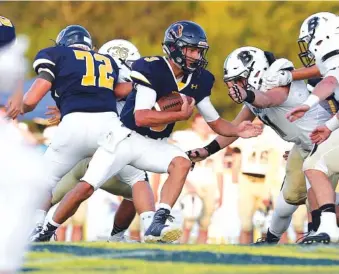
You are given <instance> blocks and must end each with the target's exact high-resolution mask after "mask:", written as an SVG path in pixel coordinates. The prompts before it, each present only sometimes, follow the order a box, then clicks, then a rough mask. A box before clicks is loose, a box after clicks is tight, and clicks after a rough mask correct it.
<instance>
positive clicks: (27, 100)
mask: <svg viewBox="0 0 339 274" xmlns="http://www.w3.org/2000/svg"><path fill="white" fill-rule="evenodd" d="M51 88H52V83H51V82H50V81H47V80H45V79H42V78H38V79H36V80H35V81H34V83H33V84H32V86H31V87H30V89H29V90H28V92H27V93H26V94H25V96H24V101H23V106H22V113H26V112H30V111H32V110H34V109H35V107H36V106H37V104H38V103H39V102H40V101H41V99H42V98H43V97H44V96H45V95H46V93H47V92H48V91H49V90H50V89H51Z"/></svg>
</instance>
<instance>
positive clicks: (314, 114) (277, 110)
mask: <svg viewBox="0 0 339 274" xmlns="http://www.w3.org/2000/svg"><path fill="white" fill-rule="evenodd" d="M292 69H293V64H292V63H291V62H290V61H288V60H286V59H278V60H275V59H274V57H273V56H272V54H270V53H268V52H264V51H262V50H260V49H258V48H254V47H242V48H239V49H236V50H235V51H233V52H232V53H231V54H230V55H229V56H228V57H227V58H226V60H225V64H224V71H225V73H224V81H225V82H226V84H227V86H228V87H229V90H230V93H229V94H230V96H231V98H232V99H233V100H234V101H235V102H237V103H242V102H244V103H245V106H244V107H243V109H242V110H241V111H240V113H239V114H238V116H237V117H236V118H235V120H234V121H233V123H234V124H238V123H239V122H241V121H243V120H247V119H252V120H253V119H254V117H255V116H257V117H259V118H260V119H261V120H262V121H263V122H264V123H265V124H266V125H268V126H270V127H271V128H272V129H274V130H275V131H276V133H277V134H278V135H279V136H280V137H281V138H282V139H284V140H285V141H288V142H293V143H295V145H294V147H293V149H292V150H291V152H290V154H289V157H288V162H287V166H286V177H285V180H284V184H283V188H282V191H281V193H280V195H279V197H278V200H277V203H276V209H275V211H274V214H273V219H272V225H271V227H270V229H269V230H268V233H267V238H266V239H264V242H265V243H268V242H270V243H277V242H278V241H279V239H280V237H281V235H282V234H283V232H285V231H286V229H287V228H288V226H289V224H290V221H291V217H292V214H293V213H294V211H295V210H296V209H297V206H298V205H300V204H303V203H304V202H305V200H306V182H305V179H304V174H303V172H302V170H301V169H302V164H303V160H304V159H305V158H306V157H307V155H308V154H309V152H310V151H311V150H312V147H313V144H312V142H311V140H310V138H309V134H310V133H311V132H312V130H313V129H314V128H316V127H317V126H318V125H320V124H323V123H325V122H326V121H327V120H328V119H329V117H330V114H329V113H328V112H327V111H326V110H324V109H323V108H322V107H320V106H317V107H315V108H314V109H312V110H311V111H310V113H309V114H308V115H307V116H305V117H304V118H303V119H300V120H299V121H298V122H297V123H294V124H291V123H290V122H289V121H288V120H287V119H286V117H285V115H286V113H287V112H288V111H289V110H291V109H292V108H293V107H295V106H297V105H299V104H300V103H301V102H303V101H304V100H305V99H306V98H307V96H308V94H309V92H308V90H307V87H306V84H305V83H304V82H303V81H293V82H291V85H289V86H284V87H277V88H273V89H270V90H267V91H265V92H263V91H261V90H262V89H264V90H266V89H265V87H263V86H262V81H263V77H264V76H265V74H266V73H273V72H274V71H279V70H283V71H288V70H292ZM234 139H235V138H226V137H220V136H219V137H217V139H215V140H214V141H213V142H212V143H211V144H210V145H208V146H207V147H205V148H200V149H198V150H195V151H191V152H190V154H191V158H192V159H193V160H201V159H203V158H206V157H207V156H209V155H211V154H213V153H215V152H216V151H218V150H220V149H222V148H224V147H226V146H227V145H229V144H230V143H232V142H233V141H234Z"/></svg>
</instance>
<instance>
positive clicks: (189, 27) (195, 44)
mask: <svg viewBox="0 0 339 274" xmlns="http://www.w3.org/2000/svg"><path fill="white" fill-rule="evenodd" d="M162 46H163V50H164V52H165V53H166V54H167V55H168V57H169V58H170V59H172V60H173V62H175V63H176V64H177V65H178V66H179V67H181V68H182V70H183V71H184V72H186V73H192V72H194V71H196V70H198V69H201V68H205V67H206V66H207V63H208V62H207V60H206V53H207V50H208V48H209V46H208V43H207V37H206V33H205V31H204V30H203V29H202V27H200V26H199V25H198V24H196V23H194V22H191V21H178V22H175V23H173V24H172V25H171V26H170V27H169V28H168V29H167V30H166V32H165V37H164V41H163V43H162ZM185 47H192V48H199V49H201V54H200V58H199V59H193V60H192V58H190V57H187V56H186V55H185V54H184V51H183V49H184V48H185ZM187 60H189V61H190V65H189V66H187V62H186V61H187Z"/></svg>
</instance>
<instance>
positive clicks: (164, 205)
mask: <svg viewBox="0 0 339 274" xmlns="http://www.w3.org/2000/svg"><path fill="white" fill-rule="evenodd" d="M159 208H164V209H168V210H169V211H171V210H172V208H171V206H170V205H168V204H165V203H160V204H159Z"/></svg>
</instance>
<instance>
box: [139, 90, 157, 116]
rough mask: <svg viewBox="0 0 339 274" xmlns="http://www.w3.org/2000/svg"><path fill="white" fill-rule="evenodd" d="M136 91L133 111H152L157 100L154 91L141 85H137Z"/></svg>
mask: <svg viewBox="0 0 339 274" xmlns="http://www.w3.org/2000/svg"><path fill="white" fill-rule="evenodd" d="M136 90H137V94H136V97H135V106H134V111H136V110H143V109H152V107H153V106H154V104H155V102H156V98H157V93H156V92H155V90H153V89H151V88H148V87H145V86H142V85H137V86H136Z"/></svg>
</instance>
